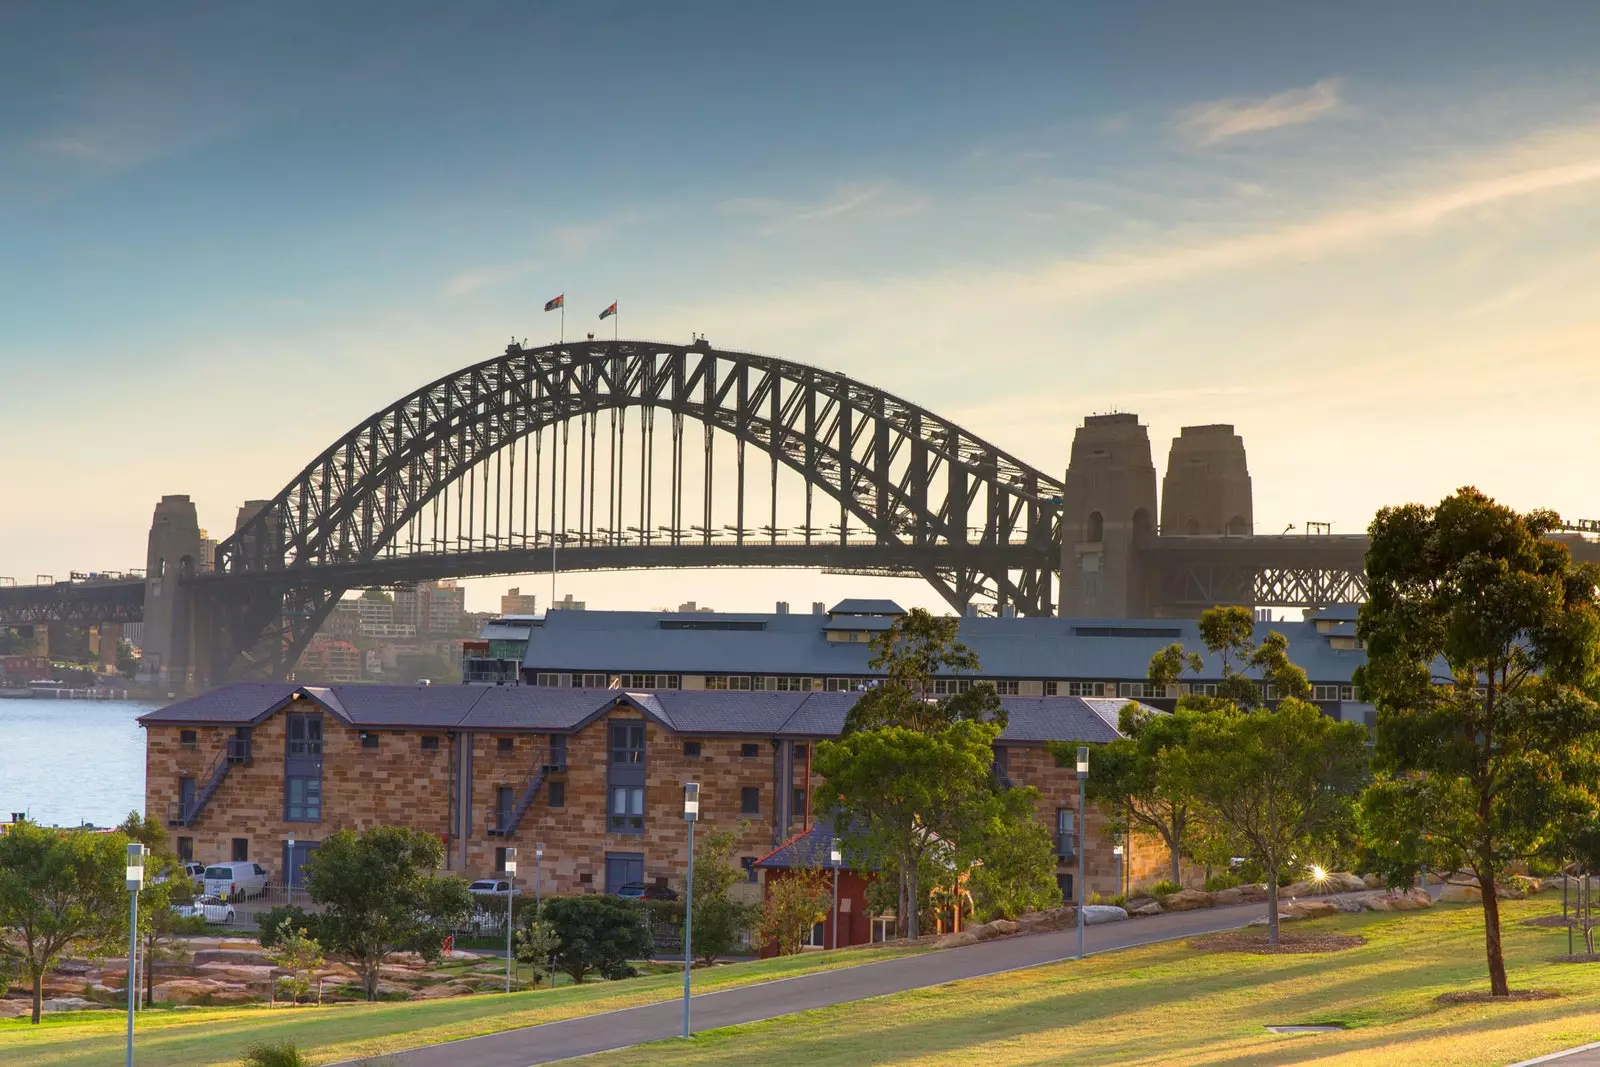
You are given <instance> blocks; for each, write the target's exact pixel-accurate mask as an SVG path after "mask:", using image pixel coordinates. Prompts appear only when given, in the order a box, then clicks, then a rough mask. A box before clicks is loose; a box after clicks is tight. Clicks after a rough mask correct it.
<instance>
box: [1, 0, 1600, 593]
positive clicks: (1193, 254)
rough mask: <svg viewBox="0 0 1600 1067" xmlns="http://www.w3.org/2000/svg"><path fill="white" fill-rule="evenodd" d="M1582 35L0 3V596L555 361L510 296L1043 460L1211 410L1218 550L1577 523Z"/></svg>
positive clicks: (1587, 104) (1597, 388)
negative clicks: (694, 337) (905, 407)
mask: <svg viewBox="0 0 1600 1067" xmlns="http://www.w3.org/2000/svg"><path fill="white" fill-rule="evenodd" d="M1596 55H1600V9H1597V8H1596V7H1595V6H1594V5H1593V4H1591V3H1586V2H1569V3H1563V2H1559V0H1550V2H1542V3H1538V4H1532V5H1504V4H1498V3H1472V2H1450V3H1443V2H1440V3H1434V2H1428V0H1412V2H1408V3H1406V4H1392V3H1382V4H1378V3H1363V2H1347V3H1343V4H1310V3H1289V4H1285V3H1273V2H1262V3H1243V2H1240V3H1227V2H1217V3H1212V4H1206V5H1194V4H1185V3H1170V4H1167V3H1119V4H1110V3H1104V4H1088V3H1060V2H1039V3H1003V2H996V3H990V4H984V5H976V6H975V5H972V4H956V3H942V2H920V3H898V2H880V3H871V4H862V3H834V2H831V0H830V2H814V3H809V4H804V5H784V6H782V7H780V6H778V5H767V4H749V3H733V2H729V3H722V2H709V0H707V2H701V0H688V2H686V3H682V4H677V5H640V4H630V3H623V2H604V0H596V2H591V3H586V4H579V5H573V4H566V5H548V4H534V3H518V4H501V3H486V2H473V0H464V2H458V3H454V4H451V5H448V6H447V7H446V6H443V5H432V4H408V3H401V2H382V3H360V2H350V3H343V4H339V5H317V4H295V3H282V4H272V5H210V4H193V5H185V4H172V3H159V2H157V3H150V4H142V5H137V6H130V5H122V4H110V3H107V4H93V3H88V2H84V3H76V4H47V3H42V2H41V3H24V2H15V0H14V2H9V3H7V2H3V0H0V455H3V456H4V457H5V459H4V460H3V461H0V575H6V576H16V577H19V580H21V581H28V580H31V578H32V576H33V575H35V574H54V575H57V576H64V575H65V574H66V573H67V572H69V571H73V570H104V569H118V568H124V567H137V566H141V565H142V564H143V559H144V551H145V549H144V540H145V536H146V532H147V529H148V526H149V522H150V515H151V511H152V509H153V507H154V505H155V503H156V501H157V500H158V499H159V498H160V497H161V496H162V495H163V494H169V493H187V494H189V495H190V496H192V497H193V498H194V499H195V501H196V502H197V505H198V507H199V511H200V518H201V522H202V525H205V526H207V527H208V528H210V529H211V530H212V531H213V532H217V531H223V532H226V531H227V530H229V529H231V527H232V523H233V516H234V514H235V512H236V510H237V508H238V506H239V504H240V503H242V502H243V500H245V499H246V498H256V497H268V496H271V495H272V494H274V493H275V492H276V491H277V490H278V489H279V488H280V487H282V486H283V485H284V484H286V483H287V482H288V481H289V480H290V478H292V477H293V475H294V474H295V473H296V472H297V471H298V470H300V469H301V468H302V467H303V466H304V465H305V464H306V463H308V462H309V461H310V460H311V459H312V458H314V457H315V456H316V455H317V453H319V452H320V451H321V450H322V449H323V448H324V447H325V446H326V445H327V444H329V443H330V442H332V441H333V440H334V439H336V438H337V437H339V436H340V435H341V434H342V433H343V432H344V431H346V430H347V429H349V428H350V427H351V426H353V425H355V424H357V423H358V422H360V421H361V420H362V419H364V418H365V417H366V416H367V415H368V414H370V413H372V412H374V411H376V410H378V409H381V408H383V407H385V406H386V405H387V404H388V403H390V402H391V401H392V400H394V399H396V398H398V397H400V396H402V395H404V394H405V393H408V392H410V391H411V390H413V389H415V388H417V387H418V386H420V385H421V384H423V383H425V382H427V381H430V380H432V379H434V378H436V377H439V376H441V375H444V374H446V373H449V372H450V371H453V370H455V369H457V368H459V367H463V366H466V365H468V364H470V363H474V362H477V361H479V360H481V359H485V358H488V357H490V356H493V355H495V354H496V353H498V352H499V351H501V350H502V349H503V348H504V346H505V343H506V340H507V339H508V338H510V337H517V338H519V339H520V338H527V339H528V342H529V344H530V345H531V344H535V343H548V342H550V341H554V340H555V331H556V325H557V324H556V321H555V316H553V315H546V314H544V313H543V312H542V311H541V308H542V307H543V304H544V301H545V300H547V299H548V298H550V297H552V296H555V295H556V294H558V293H565V294H566V297H567V303H568V307H569V309H570V311H571V312H572V315H573V319H574V322H573V323H569V324H568V331H569V334H571V333H574V332H575V331H576V330H577V329H583V328H585V327H584V326H583V325H582V324H583V323H585V322H591V323H592V322H593V320H592V319H591V318H589V317H588V316H591V315H594V314H597V313H598V312H599V310H600V309H602V308H604V307H605V306H606V305H607V304H609V303H610V302H612V301H613V300H615V301H617V302H618V304H619V308H620V316H619V323H618V325H619V328H620V331H621V333H622V334H623V335H625V336H632V337H639V338H649V339H653V340H663V341H676V342H681V341H687V340H688V339H689V337H690V335H691V333H703V334H705V335H707V336H708V337H709V338H710V339H711V340H712V342H713V343H715V344H716V345H717V346H718V347H721V348H725V349H732V350H738V351H753V352H762V353H770V354H775V355H780V356H784V357H787V358H791V359H795V360H799V361H801V362H806V363H813V364H817V365H820V366H825V367H828V368H831V369H835V370H838V371H842V372H844V373H846V374H848V375H850V376H851V377H853V378H857V379H859V380H862V381H865V382H868V383H871V384H874V385H877V386H880V387H882V388H884V389H887V390H888V391H890V392H893V393H896V394H898V395H900V396H903V397H905V398H907V399H910V400H913V401H915V402H918V403H920V404H922V405H923V406H925V407H928V408H930V409H932V410H934V411H936V412H938V413H939V414H941V415H943V416H945V417H947V418H950V419H952V420H954V421H956V422H957V423H960V424H961V425H963V426H965V427H967V428H968V429H970V430H972V431H973V432H975V433H977V434H979V435H981V436H983V437H986V438H987V439H989V440H990V441H992V442H994V443H995V444H997V445H999V446H1001V447H1003V448H1005V449H1007V450H1008V451H1011V452H1012V453H1014V454H1016V455H1017V456H1019V457H1021V458H1023V459H1024V460H1026V461H1028V462H1030V463H1032V464H1033V465H1035V466H1037V467H1040V468H1042V469H1045V470H1050V471H1053V472H1056V473H1057V474H1059V473H1060V472H1061V471H1062V470H1063V469H1064V467H1065V464H1066V458H1067V453H1068V449H1069V446H1070V443H1071V438H1072V432H1073V429H1074V428H1075V427H1076V426H1077V425H1078V424H1079V423H1080V421H1081V419H1082V417H1083V416H1085V415H1088V414H1092V413H1096V412H1104V411H1112V410H1117V411H1131V412H1136V413H1138V414H1139V416H1140V417H1141V419H1142V420H1143V421H1144V422H1145V423H1146V424H1147V425H1148V426H1149V428H1150V435H1151V439H1152V442H1153V444H1154V451H1155V453H1156V456H1157V461H1156V462H1157V468H1158V472H1159V471H1160V470H1161V469H1162V468H1164V464H1165V456H1166V451H1167V447H1168V445H1169V443H1170V440H1171V438H1172V437H1174V436H1176V435H1177V433H1178V430H1179V428H1180V427H1181V426H1183V425H1187V424H1194V423H1212V422H1227V423H1232V424H1233V425H1234V426H1235V427H1236V428H1237V430H1238V432H1239V433H1241V434H1242V435H1243V437H1244V440H1245V444H1246V447H1247V449H1248V453H1249V460H1250V469H1251V474H1252V476H1253V479H1254V489H1255V515H1256V520H1257V528H1258V530H1265V531H1270V532H1274V533H1276V532H1278V531H1279V530H1281V529H1282V528H1283V527H1284V526H1285V525H1287V524H1290V523H1293V524H1295V525H1296V526H1300V525H1301V524H1303V523H1305V522H1307V521H1317V522H1329V523H1332V524H1333V529H1334V531H1335V532H1340V531H1346V532H1353V531H1358V530H1360V529H1362V528H1364V527H1365V525H1366V524H1367V522H1369V521H1370V519H1371V517H1372V515H1373V513H1374V511H1375V510H1376V509H1377V508H1379V507H1382V506H1384V505H1387V504H1395V503H1402V502H1407V501H1413V500H1420V501H1427V502H1435V501H1437V500H1438V499H1439V498H1441V497H1443V496H1444V495H1446V494H1447V493H1449V492H1450V491H1451V490H1452V489H1454V488H1456V487H1457V486H1460V485H1466V484H1472V485H1477V486H1478V487H1479V488H1481V489H1483V490H1484V491H1486V492H1488V493H1490V494H1491V495H1493V496H1495V497H1497V498H1499V499H1501V500H1503V501H1505V502H1507V503H1509V504H1512V505H1514V506H1516V507H1519V508H1530V507H1535V506H1543V507H1551V508H1554V509H1556V510H1557V511H1559V512H1561V513H1562V514H1563V515H1566V516H1568V517H1584V518H1600V475H1596V473H1595V456H1596V455H1597V454H1600V418H1597V417H1596V414H1595V412H1596V407H1597V404H1600V358H1597V357H1600V298H1597V295H1596V294H1597V293H1600V241H1596V239H1595V235H1596V234H1600V64H1596V63H1595V62H1594V57H1595V56H1596ZM588 328H594V327H588ZM510 584H518V583H517V582H515V581H514V580H512V581H508V580H504V579H487V580H481V581H476V582H474V583H472V585H471V587H470V591H469V602H468V606H469V607H470V608H472V609H474V610H489V609H492V608H495V607H497V606H498V604H497V601H496V600H495V599H494V598H495V596H496V595H497V594H498V592H499V591H500V590H501V589H502V588H503V587H505V586H507V585H510ZM521 584H522V585H523V586H524V587H531V588H534V589H536V590H538V591H540V592H541V594H542V592H543V590H544V589H546V588H547V587H548V579H527V580H525V581H523V582H522V583H521ZM560 587H561V591H562V592H563V593H566V592H571V593H572V594H573V595H574V596H576V597H578V598H579V599H585V600H587V601H588V602H589V603H590V605H591V606H594V607H612V608H653V607H661V606H674V605H676V604H677V603H679V602H681V601H683V600H688V599H695V600H698V601H699V602H700V603H703V604H704V603H709V604H711V605H713V606H715V607H718V608H721V609H724V610H731V609H745V610H752V609H770V605H771V603H772V602H773V601H774V600H780V599H783V600H791V601H794V602H798V603H802V604H804V603H808V602H809V601H811V600H828V599H833V598H836V597H838V596H843V595H847V594H849V595H888V596H894V597H896V598H897V599H899V600H900V601H901V602H902V603H903V604H907V605H910V604H926V605H928V606H934V605H935V604H937V603H938V601H937V598H936V597H935V595H934V594H933V592H932V590H931V589H930V588H928V587H926V586H924V585H922V584H921V583H918V582H915V581H906V580H889V579H881V580H867V579H861V578H845V577H838V576H831V577H829V576H819V575H815V574H808V573H805V572H779V571H774V572H717V571H701V572H681V573H650V572H634V573H626V574H607V575H570V576H565V575H564V576H562V577H561V579H560Z"/></svg>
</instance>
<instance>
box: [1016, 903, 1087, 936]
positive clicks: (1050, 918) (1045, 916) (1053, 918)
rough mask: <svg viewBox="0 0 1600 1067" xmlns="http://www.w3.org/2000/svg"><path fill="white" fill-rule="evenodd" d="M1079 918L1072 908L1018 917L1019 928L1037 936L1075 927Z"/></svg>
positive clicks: (1031, 913) (1025, 913) (1023, 914)
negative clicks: (1037, 934) (1044, 932)
mask: <svg viewBox="0 0 1600 1067" xmlns="http://www.w3.org/2000/svg"><path fill="white" fill-rule="evenodd" d="M1077 921H1078V917H1077V915H1076V914H1074V912H1073V910H1072V909H1071V908H1050V909H1049V910H1047V911H1029V912H1024V913H1022V914H1021V915H1019V916H1017V926H1018V928H1020V929H1021V930H1023V931H1025V932H1026V933H1030V934H1036V933H1040V932H1042V931H1047V930H1065V929H1066V928H1067V927H1069V926H1072V925H1075V924H1076V923H1077Z"/></svg>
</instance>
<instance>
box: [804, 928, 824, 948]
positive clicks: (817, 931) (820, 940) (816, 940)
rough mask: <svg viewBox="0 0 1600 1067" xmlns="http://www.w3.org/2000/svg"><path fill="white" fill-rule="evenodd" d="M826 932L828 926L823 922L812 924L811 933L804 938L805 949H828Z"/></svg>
mask: <svg viewBox="0 0 1600 1067" xmlns="http://www.w3.org/2000/svg"><path fill="white" fill-rule="evenodd" d="M827 931H828V924H827V923H825V922H820V923H812V924H811V933H810V934H808V935H807V936H806V941H805V944H806V947H807V948H827V947H828V932H827Z"/></svg>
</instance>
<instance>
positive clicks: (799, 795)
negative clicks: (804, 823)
mask: <svg viewBox="0 0 1600 1067" xmlns="http://www.w3.org/2000/svg"><path fill="white" fill-rule="evenodd" d="M805 814H806V791H805V788H804V787H802V786H798V785H797V786H795V787H794V807H793V808H791V809H790V810H789V821H790V822H794V821H795V820H797V819H803V818H805Z"/></svg>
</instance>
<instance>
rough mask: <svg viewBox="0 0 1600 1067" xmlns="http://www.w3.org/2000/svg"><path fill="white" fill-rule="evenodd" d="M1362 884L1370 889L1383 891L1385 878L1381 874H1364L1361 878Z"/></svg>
mask: <svg viewBox="0 0 1600 1067" xmlns="http://www.w3.org/2000/svg"><path fill="white" fill-rule="evenodd" d="M1361 883H1362V884H1363V885H1365V886H1366V887H1367V888H1368V889H1382V888H1383V876H1382V875H1380V874H1364V875H1362V876H1361Z"/></svg>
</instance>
